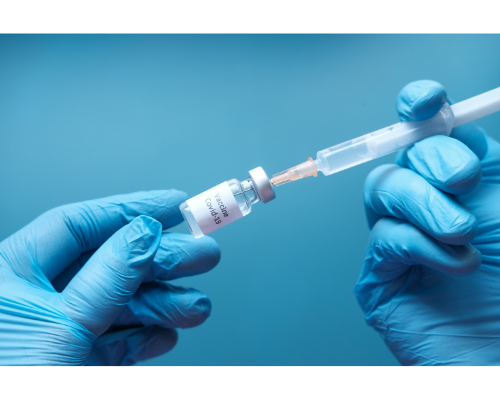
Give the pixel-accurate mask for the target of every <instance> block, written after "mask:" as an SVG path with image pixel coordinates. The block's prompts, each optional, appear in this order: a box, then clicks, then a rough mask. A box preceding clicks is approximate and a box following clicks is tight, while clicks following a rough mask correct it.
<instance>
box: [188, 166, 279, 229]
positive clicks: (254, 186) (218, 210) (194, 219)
mask: <svg viewBox="0 0 500 400" xmlns="http://www.w3.org/2000/svg"><path fill="white" fill-rule="evenodd" d="M248 174H249V178H247V179H245V180H243V181H241V182H239V181H238V180H237V179H231V180H229V181H226V182H222V183H221V184H220V185H217V186H215V187H213V188H211V189H209V190H207V191H205V192H203V193H201V194H199V195H198V196H194V197H191V198H190V199H189V200H187V201H185V202H184V203H182V204H181V205H180V209H181V213H182V216H183V217H184V220H185V221H186V223H187V225H188V226H189V230H190V231H191V233H192V234H193V236H194V237H195V238H200V237H202V236H205V235H208V234H209V233H211V232H213V231H215V230H217V229H220V228H222V227H223V226H226V225H228V224H230V223H231V222H234V221H236V220H237V219H240V218H242V217H244V216H245V215H248V214H250V212H251V211H252V205H253V204H255V203H257V202H258V201H262V203H267V202H269V201H271V200H273V199H275V198H276V194H275V193H274V188H273V184H272V183H271V181H270V180H269V178H268V176H267V174H266V173H265V171H264V170H263V169H262V167H257V168H254V169H252V170H251V171H249V172H248Z"/></svg>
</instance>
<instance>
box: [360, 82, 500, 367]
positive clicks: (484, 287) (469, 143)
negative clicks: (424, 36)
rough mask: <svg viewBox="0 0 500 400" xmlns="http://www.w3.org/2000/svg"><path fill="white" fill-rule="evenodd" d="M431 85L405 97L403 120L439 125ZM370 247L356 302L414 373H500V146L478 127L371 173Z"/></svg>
mask: <svg viewBox="0 0 500 400" xmlns="http://www.w3.org/2000/svg"><path fill="white" fill-rule="evenodd" d="M445 101H446V92H445V90H444V89H443V87H442V86H441V85H439V84H438V83H436V82H432V81H419V82H414V83H411V84H409V85H407V86H406V87H405V88H404V89H403V90H402V91H401V93H400V94H399V97H398V100H397V109H398V113H399V116H400V118H401V120H403V121H419V120H424V119H427V118H430V117H432V116H433V115H435V114H436V112H437V111H438V110H439V109H440V108H441V106H442V104H444V102H445ZM364 197H365V205H366V213H367V217H368V221H369V225H370V228H371V234H370V240H369V244H368V249H367V252H366V257H365V261H364V265H363V269H362V272H361V276H360V278H359V281H358V283H357V285H356V296H357V298H358V301H359V303H360V305H361V307H362V308H363V311H364V313H365V316H366V321H367V323H368V324H369V325H370V326H372V327H373V328H375V329H376V330H377V331H378V332H379V333H380V335H381V336H382V338H383V339H384V341H385V343H386V344H387V346H388V347H389V348H390V350H391V351H392V352H393V353H394V355H395V356H396V357H397V359H398V360H399V361H400V362H401V363H402V364H405V365H415V364H420V365H422V364H426V365H459V364H462V365H464V364H468V365H489V364H497V365H498V364H500V268H499V267H500V207H499V204H500V144H499V143H498V142H496V141H495V140H493V139H491V138H490V137H488V136H487V135H486V134H485V133H484V131H483V130H482V129H480V128H478V127H476V126H475V125H473V124H467V125H464V126H460V127H458V128H455V129H454V130H453V131H452V133H451V137H445V136H435V137H431V138H428V139H425V140H423V141H421V142H419V143H417V144H415V145H414V146H412V147H411V148H409V149H407V150H405V151H403V152H402V153H401V154H400V155H399V156H398V159H397V165H394V164H391V165H383V166H380V167H378V168H376V169H375V170H374V171H372V172H371V173H370V175H369V176H368V178H367V180H366V184H365V190H364Z"/></svg>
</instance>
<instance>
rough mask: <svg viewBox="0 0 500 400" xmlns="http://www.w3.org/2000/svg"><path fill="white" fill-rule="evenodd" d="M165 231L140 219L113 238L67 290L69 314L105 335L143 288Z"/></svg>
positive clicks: (72, 281)
mask: <svg viewBox="0 0 500 400" xmlns="http://www.w3.org/2000/svg"><path fill="white" fill-rule="evenodd" d="M161 231H162V227H161V224H160V223H159V222H158V221H156V220H154V219H153V218H149V217H146V216H140V217H137V218H135V219H134V220H133V221H132V222H131V223H130V224H128V225H126V226H124V227H123V228H122V229H120V230H119V231H118V232H116V233H115V234H114V235H113V236H111V238H109V239H108V240H107V241H106V242H105V243H104V244H103V245H102V246H101V247H100V248H99V250H97V251H96V252H95V254H94V255H93V256H92V257H91V258H90V259H89V261H87V263H86V264H85V266H84V267H83V268H82V269H81V270H80V272H78V274H77V275H76V276H75V277H74V278H73V279H72V280H71V282H70V283H69V284H68V286H66V288H65V289H64V291H63V293H62V299H63V304H64V305H63V311H64V312H65V314H66V315H67V316H68V317H70V318H71V319H73V320H74V321H76V322H78V323H80V324H81V325H83V326H84V327H85V328H87V329H88V330H89V331H91V332H92V333H94V334H96V335H98V336H99V335H101V334H102V333H103V332H104V331H105V330H106V329H107V328H108V327H109V326H110V325H111V324H112V323H113V321H114V320H115V318H116V317H117V316H118V314H119V313H120V311H121V310H122V308H123V306H125V305H126V304H127V303H128V302H129V300H130V299H131V298H132V295H133V294H134V293H135V292H136V290H137V289H138V288H139V285H140V284H141V282H142V280H143V278H144V276H145V275H146V274H147V272H148V270H149V268H150V266H151V263H152V262H153V259H154V256H155V254H156V251H157V250H158V247H159V245H160V241H161Z"/></svg>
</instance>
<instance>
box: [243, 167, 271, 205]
mask: <svg viewBox="0 0 500 400" xmlns="http://www.w3.org/2000/svg"><path fill="white" fill-rule="evenodd" d="M248 174H249V175H250V179H251V180H252V182H253V184H254V185H255V188H256V189H257V192H258V193H259V197H260V199H261V200H262V202H263V203H267V202H268V201H271V200H273V199H275V198H276V194H275V193H274V189H273V185H272V183H271V181H270V180H269V177H268V176H267V174H266V173H265V171H264V170H263V169H262V167H257V168H254V169H252V170H251V171H248Z"/></svg>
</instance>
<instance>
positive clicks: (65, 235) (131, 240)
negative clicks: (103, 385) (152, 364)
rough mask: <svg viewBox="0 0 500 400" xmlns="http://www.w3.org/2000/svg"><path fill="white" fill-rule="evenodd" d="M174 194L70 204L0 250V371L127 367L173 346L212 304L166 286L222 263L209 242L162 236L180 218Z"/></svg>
mask: <svg viewBox="0 0 500 400" xmlns="http://www.w3.org/2000/svg"><path fill="white" fill-rule="evenodd" d="M185 200H186V194H185V193H183V192H179V191H176V190H168V191H152V192H139V193H133V194H129V195H121V196H114V197H108V198H104V199H99V200H93V201H87V202H82V203H75V204H70V205H67V206H63V207H59V208H55V209H53V210H51V211H48V212H47V213H45V214H43V215H41V216H40V217H38V218H37V219H36V220H34V221H33V222H31V223H30V224H29V225H27V226H26V227H24V228H23V229H21V230H20V231H19V232H17V233H15V234H14V235H12V236H10V237H9V238H7V239H6V240H4V241H3V242H1V243H0V364H2V365H5V364H7V365H81V364H85V363H87V364H89V365H129V364H133V363H135V362H137V361H142V360H146V359H149V358H151V357H156V356H159V355H161V354H163V353H165V352H167V351H169V350H170V349H171V348H172V347H173V346H174V345H175V343H176V340H177V333H176V331H175V328H189V327H194V326H197V325H199V324H201V323H202V322H204V321H205V319H206V318H207V317H208V316H209V315H210V311H211V303H210V300H209V299H208V298H207V297H206V296H205V295H204V294H203V293H201V292H199V291H197V290H194V289H186V288H182V287H176V286H173V285H170V284H168V283H166V282H165V281H167V280H170V279H175V278H179V277H183V276H190V275H195V274H200V273H203V272H206V271H208V270H210V269H211V268H213V267H214V266H215V265H216V264H217V263H218V261H219V259H220V252H219V248H218V245H217V243H216V242H215V241H214V240H213V239H211V238H209V237H203V238H201V239H194V238H193V237H192V236H191V235H184V234H177V233H162V230H163V229H168V228H170V227H172V226H175V225H177V224H178V223H180V222H181V221H182V215H181V214H180V211H179V205H180V204H181V203H182V202H183V201H185Z"/></svg>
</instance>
